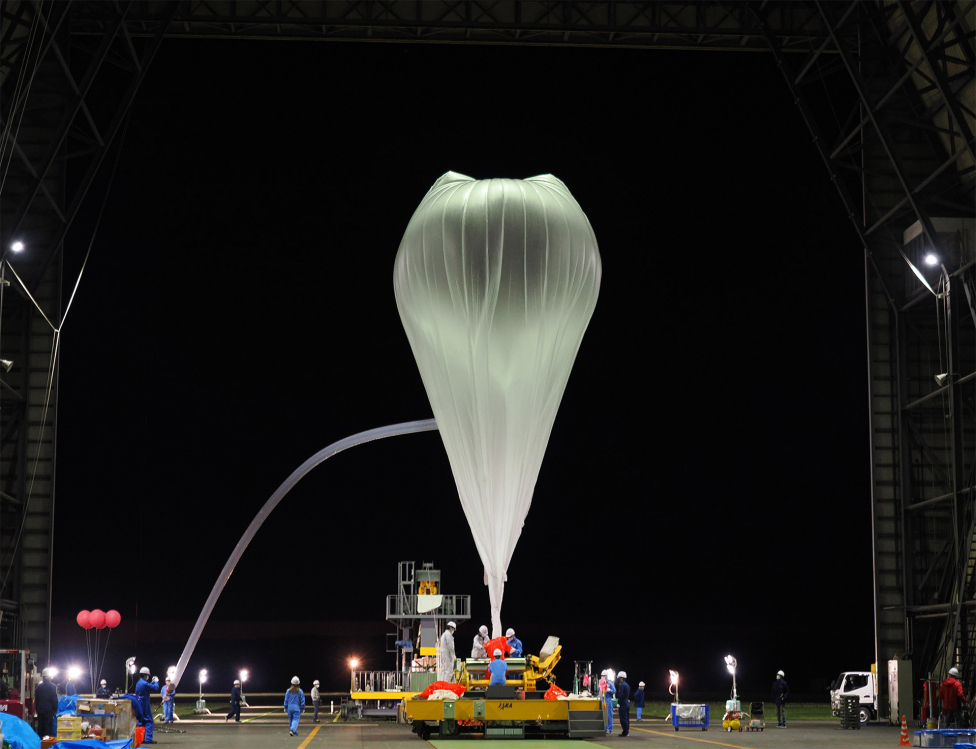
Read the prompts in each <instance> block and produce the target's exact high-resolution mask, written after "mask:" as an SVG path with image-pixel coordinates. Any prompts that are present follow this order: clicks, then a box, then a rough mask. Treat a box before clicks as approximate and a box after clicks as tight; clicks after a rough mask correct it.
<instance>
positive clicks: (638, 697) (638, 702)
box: [634, 682, 644, 720]
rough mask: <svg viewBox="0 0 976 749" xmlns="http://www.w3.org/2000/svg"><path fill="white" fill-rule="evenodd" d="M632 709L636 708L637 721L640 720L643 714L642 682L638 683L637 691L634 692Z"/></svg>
mask: <svg viewBox="0 0 976 749" xmlns="http://www.w3.org/2000/svg"><path fill="white" fill-rule="evenodd" d="M634 707H635V708H637V720H641V713H642V712H644V682H640V683H638V685H637V691H636V692H634Z"/></svg>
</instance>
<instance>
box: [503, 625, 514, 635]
mask: <svg viewBox="0 0 976 749" xmlns="http://www.w3.org/2000/svg"><path fill="white" fill-rule="evenodd" d="M514 634H515V630H514V629H512V628H511V627H509V628H508V629H507V630H505V637H511V636H512V635H514Z"/></svg>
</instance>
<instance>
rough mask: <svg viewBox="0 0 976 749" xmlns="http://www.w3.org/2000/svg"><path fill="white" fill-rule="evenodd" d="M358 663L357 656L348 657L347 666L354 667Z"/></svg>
mask: <svg viewBox="0 0 976 749" xmlns="http://www.w3.org/2000/svg"><path fill="white" fill-rule="evenodd" d="M358 665H359V659H358V658H350V659H349V668H356V666H358Z"/></svg>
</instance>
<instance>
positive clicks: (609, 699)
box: [602, 669, 617, 733]
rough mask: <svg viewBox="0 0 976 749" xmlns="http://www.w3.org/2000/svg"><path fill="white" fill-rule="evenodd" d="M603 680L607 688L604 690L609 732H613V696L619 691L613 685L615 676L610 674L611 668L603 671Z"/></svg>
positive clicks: (604, 705) (604, 704)
mask: <svg viewBox="0 0 976 749" xmlns="http://www.w3.org/2000/svg"><path fill="white" fill-rule="evenodd" d="M603 677H604V678H603V679H602V681H603V682H604V684H605V687H606V688H605V689H604V690H603V692H602V696H603V709H604V710H606V712H607V733H613V696H614V695H615V694H616V693H617V688H616V687H615V686H614V685H613V678H612V677H611V676H610V670H609V669H607V670H606V671H604V672H603Z"/></svg>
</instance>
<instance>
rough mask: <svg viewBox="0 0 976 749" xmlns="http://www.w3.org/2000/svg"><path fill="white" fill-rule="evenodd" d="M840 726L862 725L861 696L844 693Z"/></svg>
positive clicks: (841, 702) (853, 726)
mask: <svg viewBox="0 0 976 749" xmlns="http://www.w3.org/2000/svg"><path fill="white" fill-rule="evenodd" d="M840 727H841V728H860V727H861V698H860V697H859V696H858V695H856V694H843V695H841V697H840Z"/></svg>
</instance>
